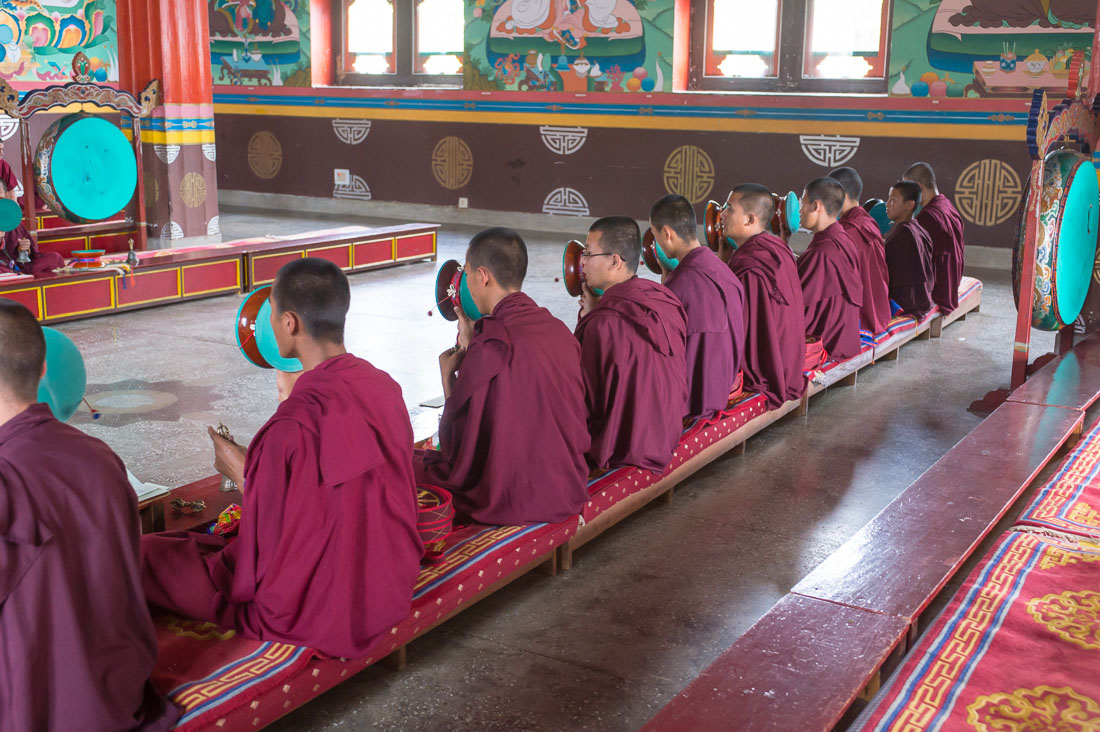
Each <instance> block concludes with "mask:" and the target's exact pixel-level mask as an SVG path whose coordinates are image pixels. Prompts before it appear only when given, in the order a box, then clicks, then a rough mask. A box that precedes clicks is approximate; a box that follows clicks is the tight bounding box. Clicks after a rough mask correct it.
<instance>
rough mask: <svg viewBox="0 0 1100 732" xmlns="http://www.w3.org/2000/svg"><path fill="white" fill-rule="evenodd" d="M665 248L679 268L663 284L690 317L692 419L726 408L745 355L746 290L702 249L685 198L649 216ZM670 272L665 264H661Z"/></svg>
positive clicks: (670, 200)
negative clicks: (678, 299)
mask: <svg viewBox="0 0 1100 732" xmlns="http://www.w3.org/2000/svg"><path fill="white" fill-rule="evenodd" d="M649 225H650V228H651V229H652V231H653V236H654V237H655V238H656V241H657V246H659V247H661V248H662V249H663V250H664V252H665V254H667V255H668V256H669V257H670V258H672V259H675V260H678V261H679V264H678V265H677V266H676V268H675V269H673V270H672V271H668V270H665V273H664V275H663V276H662V280H663V281H664V284H665V287H667V288H668V289H670V290H672V292H673V294H675V295H676V296H677V297H678V298H680V303H681V304H682V305H683V307H684V313H685V314H686V316H687V351H686V355H687V358H686V367H687V379H688V416H689V417H690V418H692V419H695V418H699V417H710V416H711V415H713V414H714V413H716V412H718V411H720V410H722V409H725V408H726V405H727V404H728V403H729V395H730V391H731V390H732V387H733V385H734V383H735V382H736V381H737V377H738V374H740V373H741V363H742V360H743V358H744V350H745V313H744V310H745V291H744V288H742V286H741V281H740V280H739V279H737V276H736V275H735V274H733V272H731V271H730V268H729V267H728V266H727V265H726V264H724V263H723V262H722V260H720V259H719V258H718V255H717V254H715V253H714V252H713V251H711V250H710V248H709V247H704V246H700V245H699V239H698V237H697V231H698V224H697V223H696V221H695V209H694V208H693V207H692V205H691V202H690V201H688V200H687V199H686V198H684V197H683V196H677V195H670V196H665V197H664V198H662V199H661V200H659V201H657V203H655V204H653V208H652V209H650V212H649ZM661 266H662V267H664V264H663V263H662V265H661Z"/></svg>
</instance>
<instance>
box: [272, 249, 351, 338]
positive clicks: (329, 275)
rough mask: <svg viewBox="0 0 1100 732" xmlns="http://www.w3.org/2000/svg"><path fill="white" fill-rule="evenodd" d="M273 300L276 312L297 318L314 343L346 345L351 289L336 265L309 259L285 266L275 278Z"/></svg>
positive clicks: (313, 258)
mask: <svg viewBox="0 0 1100 732" xmlns="http://www.w3.org/2000/svg"><path fill="white" fill-rule="evenodd" d="M271 298H272V301H273V302H272V305H273V307H274V309H275V312H276V313H285V312H291V313H294V314H295V315H297V316H298V318H299V319H301V321H302V325H303V326H304V327H305V330H306V333H309V335H310V336H311V337H312V338H313V339H314V340H318V341H329V342H331V343H340V344H342V343H343V342H344V321H345V320H347V316H348V308H349V307H351V287H350V286H349V285H348V278H347V276H346V275H345V274H344V273H343V272H342V271H341V270H340V268H339V267H338V266H336V264H335V263H334V262H330V261H329V260H327V259H320V258H317V257H306V258H305V259H295V260H294V261H293V262H288V263H286V264H284V265H283V266H282V267H281V268H280V269H279V273H278V274H276V275H275V284H274V285H272V286H271Z"/></svg>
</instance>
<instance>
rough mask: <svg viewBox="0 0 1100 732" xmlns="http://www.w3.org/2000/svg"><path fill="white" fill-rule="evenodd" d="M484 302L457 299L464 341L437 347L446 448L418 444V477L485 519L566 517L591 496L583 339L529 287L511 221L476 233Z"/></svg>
mask: <svg viewBox="0 0 1100 732" xmlns="http://www.w3.org/2000/svg"><path fill="white" fill-rule="evenodd" d="M463 269H464V271H465V273H466V282H467V286H468V287H469V290H470V296H471V297H472V298H473V300H474V303H475V304H476V305H477V308H478V310H479V311H481V312H482V313H486V315H485V316H484V317H482V318H480V319H478V320H477V321H476V322H472V321H471V320H470V319H469V318H467V317H466V314H465V313H462V312H461V309H459V344H458V345H457V346H456V347H455V348H453V349H449V350H447V351H444V352H443V353H442V354H441V355H440V357H439V364H440V372H441V375H442V377H443V393H444V396H445V397H446V402H445V404H444V406H443V417H442V419H441V421H440V423H439V447H440V449H439V450H438V451H434V450H418V451H417V453H416V470H417V477H418V479H420V480H422V481H425V482H427V483H432V484H434V485H438V486H441V487H443V488H446V489H447V490H449V491H451V493H452V494H453V495H454V505H455V508H456V510H458V511H459V512H460V513H462V514H465V515H466V516H468V517H470V518H472V519H473V520H474V521H478V522H480V523H484V524H502V525H512V524H526V523H535V522H557V521H563V520H565V519H567V518H569V517H570V516H575V515H577V514H579V513H580V512H581V509H582V508H583V506H584V502H585V501H586V500H588V491H587V488H586V479H587V475H588V467H587V466H586V465H585V461H584V453H585V451H586V450H588V442H589V440H588V431H587V430H586V429H585V420H584V383H583V382H582V381H581V376H580V358H581V354H580V348H579V347H578V345H577V342H576V340H575V339H574V338H573V337H572V335H571V334H570V333H569V329H568V328H567V327H566V326H565V324H564V323H562V322H561V321H560V320H558V319H557V318H555V317H554V316H553V315H551V314H550V311H549V310H546V309H545V308H541V307H539V306H538V305H536V304H535V302H534V301H533V300H532V299H531V298H530V297H528V296H527V295H526V294H524V293H523V292H522V291H521V288H522V287H523V279H524V277H526V275H527V245H526V244H525V243H524V241H523V238H522V237H521V236H520V235H519V234H517V233H516V232H514V231H512V230H510V229H504V228H495V229H486V230H485V231H482V232H480V233H479V234H477V235H476V236H475V237H474V238H473V239H471V240H470V244H469V246H468V247H467V249H466V264H465V265H464V267H463Z"/></svg>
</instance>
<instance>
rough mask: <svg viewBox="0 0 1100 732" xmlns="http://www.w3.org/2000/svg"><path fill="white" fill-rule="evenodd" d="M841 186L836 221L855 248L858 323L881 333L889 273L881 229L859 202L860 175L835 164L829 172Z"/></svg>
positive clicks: (885, 320)
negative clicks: (859, 292)
mask: <svg viewBox="0 0 1100 732" xmlns="http://www.w3.org/2000/svg"><path fill="white" fill-rule="evenodd" d="M829 177H830V178H834V179H836V181H837V182H838V183H840V187H841V188H843V189H844V206H843V207H842V208H841V210H840V218H839V219H838V222H839V223H840V225H841V226H843V227H844V231H845V232H847V234H848V236H849V238H851V240H852V241H853V242H854V243H855V244H856V247H857V248H858V249H859V279H860V282H861V283H862V284H863V305H862V306H861V307H860V309H859V325H860V327H861V328H863V329H864V330H866V331H870V332H871V333H881V332H882V331H884V330H886V326H888V325H890V295H889V289H890V286H889V275H888V273H887V270H886V250H885V245H884V243H883V240H882V232H881V231H879V228H878V224H877V223H875V220H874V219H873V218H871V214H869V213H867V212H866V211H865V210H864V209H863V206H861V205H859V199H860V196H861V195H863V178H861V177H860V175H859V173H858V172H857V171H856V170H855V168H848V167H845V168H837V169H836V170H834V171H833V172H831V173H829Z"/></svg>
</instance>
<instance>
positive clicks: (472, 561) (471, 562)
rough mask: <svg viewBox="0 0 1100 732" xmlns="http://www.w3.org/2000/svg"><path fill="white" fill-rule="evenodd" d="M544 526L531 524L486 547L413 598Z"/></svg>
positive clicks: (424, 587) (475, 536)
mask: <svg viewBox="0 0 1100 732" xmlns="http://www.w3.org/2000/svg"><path fill="white" fill-rule="evenodd" d="M543 526H546V524H531V525H530V526H528V527H526V528H525V529H524V530H523V531H520V532H518V533H516V534H513V535H512V536H510V537H508V538H507V539H505V540H504V541H501V542H499V543H497V544H493V545H492V546H491V547H489V548H488V549H486V550H485V551H484V552H481V553H480V554H478V555H477V556H476V557H471V558H470V559H468V560H466V561H465V562H463V563H462V564H460V565H459V566H457V567H455V568H454V569H452V570H451V571H450V572H447V573H446V574H445V575H442V576H441V577H438V578H437V579H435V580H434V581H432V582H429V583H428V584H426V585H424V586H423V587H421V588H420V589H419V590H417V591H416V592H415V593H413V600H419V599H420V598H421V597H423V596H424V595H425V594H427V593H428V592H431V591H432V590H434V589H435V588H436V587H439V586H440V585H441V584H443V583H444V582H447V581H448V580H450V579H451V578H452V577H454V576H455V575H456V574H458V573H459V572H461V571H463V570H464V569H466V568H468V567H470V566H472V565H474V564H477V563H478V562H480V561H481V560H483V559H484V558H485V557H486V555H488V554H490V553H491V552H495V551H496V550H497V549H501V548H503V547H506V546H508V545H509V544H513V543H515V542H516V541H518V540H519V539H522V538H523V537H525V536H527V535H528V534H530V533H531V532H532V531H535V530H536V529H541V528H542V527H543ZM492 530H494V529H487V531H492ZM484 533H485V532H484V531H481V532H478V533H477V534H474V535H473V536H471V537H470V538H469V539H468V540H467V541H464V542H462V543H460V544H458V545H456V546H455V547H454V549H452V551H454V550H455V549H458V548H459V547H461V546H464V545H465V544H466V543H468V542H469V541H473V540H474V539H476V538H477V537H479V536H481V535H482V534H484Z"/></svg>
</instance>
